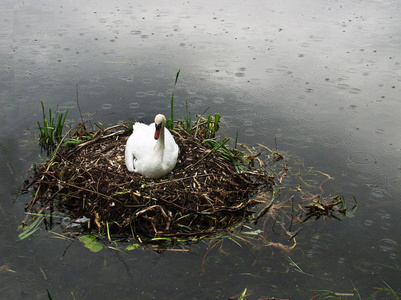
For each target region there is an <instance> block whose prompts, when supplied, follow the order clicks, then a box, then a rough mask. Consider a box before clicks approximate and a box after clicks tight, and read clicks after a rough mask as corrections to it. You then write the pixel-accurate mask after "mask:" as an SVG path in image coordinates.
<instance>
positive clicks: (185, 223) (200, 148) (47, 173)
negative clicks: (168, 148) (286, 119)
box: [26, 121, 274, 242]
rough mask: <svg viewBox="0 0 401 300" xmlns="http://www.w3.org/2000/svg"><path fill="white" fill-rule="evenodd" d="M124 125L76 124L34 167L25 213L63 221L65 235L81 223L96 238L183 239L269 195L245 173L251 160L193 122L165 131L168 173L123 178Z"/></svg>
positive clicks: (217, 226)
mask: <svg viewBox="0 0 401 300" xmlns="http://www.w3.org/2000/svg"><path fill="white" fill-rule="evenodd" d="M130 124H132V122H131V123H130V122H126V123H124V124H121V125H117V126H112V127H109V128H107V129H99V130H98V131H97V132H95V133H92V134H88V131H87V130H86V127H85V125H84V123H82V124H80V125H78V127H77V129H76V130H75V132H74V133H73V134H72V135H71V136H70V137H69V138H68V142H67V145H66V143H60V145H62V146H59V147H58V148H57V149H56V150H55V152H54V154H53V155H52V156H51V158H50V160H49V161H48V162H47V163H45V164H44V165H42V166H40V167H36V168H35V170H34V176H33V178H32V180H31V181H30V182H29V185H28V187H27V188H28V189H30V190H31V192H32V193H33V194H34V196H33V198H32V200H31V201H30V203H29V204H28V205H27V207H26V210H27V211H28V212H36V213H40V214H45V215H58V216H65V219H64V221H63V222H64V223H65V220H69V224H70V225H71V226H64V228H65V230H66V231H67V232H70V233H73V232H74V231H75V229H73V228H76V227H75V226H72V225H74V223H82V220H84V223H85V226H84V227H85V230H86V231H90V232H95V233H100V234H102V235H104V236H106V235H109V236H110V234H114V235H123V236H126V237H129V236H131V237H132V236H133V237H134V238H136V239H137V240H139V241H140V242H143V241H150V240H152V239H153V240H154V238H155V237H156V238H163V237H164V238H184V239H185V238H187V239H191V238H193V237H197V238H199V237H201V236H206V235H213V234H215V233H217V232H219V231H222V230H227V229H228V228H230V227H231V226H233V225H234V224H236V223H238V222H240V221H242V220H244V218H247V217H248V216H249V215H250V214H251V213H252V212H251V210H250V209H251V208H252V207H253V206H254V205H255V204H257V203H261V202H265V200H266V199H264V196H263V195H265V194H266V193H265V192H266V191H269V190H271V189H272V186H273V184H274V182H273V178H272V177H270V176H269V175H267V174H266V173H265V172H264V171H263V170H261V169H255V168H253V167H252V162H253V159H254V157H255V156H248V157H245V156H244V154H243V152H240V151H238V150H236V149H232V148H229V147H228V146H227V144H226V142H227V139H226V140H224V141H222V142H219V141H217V140H216V139H215V138H214V132H212V133H211V132H210V127H209V126H208V122H199V121H198V123H197V124H196V125H195V126H194V127H192V128H191V129H190V130H184V129H183V128H182V126H183V125H184V124H180V123H178V125H177V127H176V128H175V129H174V130H170V131H171V133H172V134H173V136H174V138H175V140H176V142H177V144H178V145H179V147H180V154H179V158H178V162H177V165H176V167H175V168H174V169H173V171H172V172H171V174H169V175H167V176H165V177H163V178H161V179H158V180H153V179H147V178H145V177H143V176H141V175H139V174H135V173H130V172H128V170H127V169H126V167H125V162H124V150H125V143H126V141H127V139H128V137H129V135H130V133H131V132H130V128H132V126H130ZM209 125H210V124H209ZM66 139H67V138H66ZM53 219H54V218H53ZM67 223H68V222H67ZM47 225H49V223H47ZM50 225H51V224H50ZM80 227H81V226H80Z"/></svg>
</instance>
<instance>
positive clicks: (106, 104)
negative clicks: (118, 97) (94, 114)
mask: <svg viewBox="0 0 401 300" xmlns="http://www.w3.org/2000/svg"><path fill="white" fill-rule="evenodd" d="M112 107H113V105H111V104H109V103H105V104H102V106H100V108H101V109H111V108H112Z"/></svg>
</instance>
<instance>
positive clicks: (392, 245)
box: [379, 239, 397, 252]
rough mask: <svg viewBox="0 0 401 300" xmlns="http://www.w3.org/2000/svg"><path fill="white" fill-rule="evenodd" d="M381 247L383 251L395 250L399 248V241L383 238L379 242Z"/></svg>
mask: <svg viewBox="0 0 401 300" xmlns="http://www.w3.org/2000/svg"><path fill="white" fill-rule="evenodd" d="M379 247H380V249H381V250H382V251H383V252H389V251H394V250H396V249H397V243H396V242H395V241H394V240H391V239H382V240H381V241H380V243H379Z"/></svg>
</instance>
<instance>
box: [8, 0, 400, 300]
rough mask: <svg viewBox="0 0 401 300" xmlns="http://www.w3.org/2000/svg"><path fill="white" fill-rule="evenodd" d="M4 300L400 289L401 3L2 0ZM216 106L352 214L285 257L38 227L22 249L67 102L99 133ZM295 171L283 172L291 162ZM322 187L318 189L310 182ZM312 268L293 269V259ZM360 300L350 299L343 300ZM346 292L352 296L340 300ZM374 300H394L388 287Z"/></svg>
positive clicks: (315, 231)
mask: <svg viewBox="0 0 401 300" xmlns="http://www.w3.org/2000/svg"><path fill="white" fill-rule="evenodd" d="M1 6H2V8H1V12H0V17H1V18H0V20H1V21H0V24H1V26H0V40H1V43H0V49H1V50H0V51H1V56H0V107H1V110H0V125H1V128H2V130H1V131H0V151H1V152H0V171H1V173H0V195H1V200H0V215H1V218H0V228H1V230H0V273H1V276H0V298H2V299H47V293H46V289H47V290H49V292H50V294H51V295H52V297H53V299H228V298H229V297H237V298H238V297H239V295H240V294H241V293H242V291H243V290H244V289H245V288H247V294H249V297H248V299H262V298H263V299H266V298H269V297H271V298H272V297H276V298H291V299H310V298H311V297H313V296H314V295H317V294H319V293H320V292H319V290H331V291H334V292H339V293H352V291H353V286H355V287H356V288H357V289H358V290H359V292H360V294H361V297H362V299H366V298H367V297H368V295H370V294H372V293H373V292H374V289H373V288H374V287H385V286H386V284H388V285H389V286H390V287H392V288H393V289H394V290H395V291H397V292H398V293H400V292H401V257H400V255H401V248H400V247H401V245H400V244H401V240H400V236H401V229H400V228H401V227H400V221H399V218H400V213H401V203H400V200H401V193H400V192H401V187H400V183H401V160H400V154H401V153H400V151H401V139H400V136H401V134H400V128H401V47H400V45H401V34H400V33H401V32H400V24H401V2H398V1H355V0H352V1H335V0H333V1H318V0H306V1H232V0H231V1H214V2H210V1H135V2H132V3H129V2H127V1H86V2H82V1H81V2H78V1H68V2H67V3H66V2H65V1H11V0H9V1H2V4H1ZM179 69H181V74H180V78H179V81H178V84H177V88H176V92H175V93H176V98H175V99H176V103H175V105H176V115H177V116H181V114H184V113H185V101H186V100H187V101H188V106H189V110H190V111H191V112H192V113H193V114H195V113H202V112H204V111H205V110H206V109H208V111H207V113H214V112H220V113H221V114H222V115H223V121H224V123H223V125H222V129H221V131H220V132H221V134H222V135H226V136H231V137H233V138H234V137H235V135H236V133H237V132H238V136H239V140H240V141H241V142H243V143H246V144H248V145H250V146H254V145H256V144H258V143H261V144H264V145H267V146H269V147H270V148H274V147H275V143H277V147H278V149H279V150H280V151H283V153H286V154H288V155H289V157H296V158H297V159H296V160H297V161H298V162H299V161H301V162H302V166H303V167H304V168H300V172H301V173H307V172H308V171H307V170H310V169H311V168H313V169H314V170H319V171H321V172H323V173H326V174H329V175H330V176H331V177H333V178H335V179H334V180H331V181H330V182H328V183H327V184H325V185H324V191H323V192H324V193H323V195H324V196H330V195H337V194H339V195H343V196H344V197H345V198H346V199H349V200H351V201H350V202H349V205H351V203H353V201H352V199H353V196H355V197H356V198H357V200H358V210H357V211H356V213H355V214H353V215H352V217H349V218H346V219H344V220H342V221H336V220H326V221H323V220H319V221H317V222H310V223H307V224H304V225H303V230H302V231H301V232H300V234H299V235H298V236H297V246H296V248H295V249H293V250H291V252H290V253H285V252H282V251H281V250H280V249H277V248H274V247H267V246H263V245H262V244H257V243H256V244H255V245H253V246H251V245H249V244H246V243H245V244H243V245H242V247H239V246H238V245H237V244H236V243H234V242H232V241H230V240H224V241H223V242H221V243H220V244H218V245H217V246H215V247H214V248H211V246H212V245H214V242H212V241H211V242H210V243H207V242H205V243H199V244H195V245H191V246H188V247H187V248H186V249H188V250H189V252H181V251H166V252H164V253H162V254H156V253H154V252H152V251H149V250H137V251H130V252H126V253H122V252H118V251H115V250H112V249H103V250H102V251H100V252H98V253H96V254H94V253H91V252H90V251H89V250H88V249H86V248H85V247H83V245H82V244H81V243H80V242H78V241H69V240H63V239H58V238H56V236H55V235H54V234H52V233H51V232H47V231H46V230H44V228H41V230H39V231H37V232H35V233H34V235H33V236H31V237H30V238H28V239H26V240H23V241H18V240H17V235H18V231H17V227H18V225H20V223H21V220H23V218H24V206H25V204H26V202H27V201H28V200H29V199H28V198H27V197H20V198H18V200H17V201H16V202H14V201H15V199H16V193H17V191H18V186H19V185H20V183H21V182H22V180H23V179H24V174H25V173H26V172H27V171H28V170H29V168H30V167H31V165H32V164H33V163H34V162H39V161H40V158H39V157H38V155H39V154H40V149H39V147H38V145H37V144H36V138H37V124H36V121H37V120H39V119H40V118H41V106H40V101H43V102H44V104H45V106H46V107H48V108H55V107H56V106H57V105H58V110H59V111H60V112H63V111H66V109H67V108H68V109H69V114H68V118H69V119H68V123H69V124H71V125H72V126H73V125H74V124H75V125H76V123H77V122H78V121H79V119H80V115H79V111H78V107H77V104H76V86H77V85H78V91H79V103H80V107H81V110H82V112H83V114H84V115H88V114H92V113H93V112H95V111H96V112H97V113H96V115H95V117H94V120H96V121H102V122H103V123H104V124H105V125H108V124H110V125H111V124H116V123H118V122H120V121H122V120H125V119H129V118H131V117H136V118H139V119H141V120H144V121H146V122H151V121H152V119H153V118H154V115H155V114H156V113H158V112H161V113H164V114H166V115H167V116H168V115H169V111H170V108H169V98H170V96H171V91H172V88H173V86H174V79H175V75H176V72H177V71H178V70H179ZM290 166H291V164H290ZM322 180H324V177H322V178H316V182H315V185H319V184H321V181H322ZM288 257H290V258H291V260H292V261H293V262H295V263H296V264H297V265H298V266H299V267H300V268H301V269H302V271H303V272H304V273H301V272H297V271H296V268H295V267H294V265H291V261H290V260H289V258H288ZM351 298H352V297H350V298H349V299H351ZM343 299H345V297H343ZM375 299H393V298H391V297H390V296H388V295H386V294H384V293H380V294H377V295H376V297H375Z"/></svg>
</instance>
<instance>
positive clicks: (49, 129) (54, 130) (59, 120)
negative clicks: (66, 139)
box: [38, 101, 68, 148]
mask: <svg viewBox="0 0 401 300" xmlns="http://www.w3.org/2000/svg"><path fill="white" fill-rule="evenodd" d="M40 103H41V105H42V122H43V124H40V122H39V121H38V127H39V144H40V145H41V146H42V147H45V148H51V147H54V146H55V145H57V144H58V143H59V142H60V141H61V139H62V138H63V129H64V123H65V119H66V117H67V114H68V109H67V111H66V112H65V113H59V112H56V114H55V115H54V114H53V113H52V110H51V109H49V116H48V118H47V116H46V112H45V106H44V104H43V102H42V101H41V102H40ZM56 111H57V108H56Z"/></svg>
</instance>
